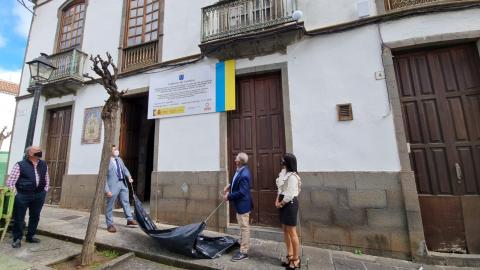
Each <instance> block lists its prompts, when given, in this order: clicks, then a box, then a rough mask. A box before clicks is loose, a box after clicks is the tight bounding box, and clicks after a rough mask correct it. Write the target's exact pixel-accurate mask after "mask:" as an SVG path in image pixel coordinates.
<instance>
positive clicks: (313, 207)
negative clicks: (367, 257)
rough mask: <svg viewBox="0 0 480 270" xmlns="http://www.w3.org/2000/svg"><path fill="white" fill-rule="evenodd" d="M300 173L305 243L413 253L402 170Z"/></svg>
mask: <svg viewBox="0 0 480 270" xmlns="http://www.w3.org/2000/svg"><path fill="white" fill-rule="evenodd" d="M300 176H301V177H302V183H303V186H302V192H301V194H300V197H299V200H300V218H301V233H302V235H303V241H304V243H310V244H313V245H319V246H323V247H327V248H333V249H342V250H348V251H355V250H360V251H362V252H363V253H369V254H373V255H382V256H389V257H396V258H409V257H410V252H411V249H410V242H409V234H408V225H407V214H406V211H405V206H404V205H405V204H404V199H403V193H402V185H401V182H400V174H399V173H390V172H301V173H300ZM417 201H418V198H417Z"/></svg>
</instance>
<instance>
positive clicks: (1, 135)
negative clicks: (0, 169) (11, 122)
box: [0, 127, 12, 149]
mask: <svg viewBox="0 0 480 270" xmlns="http://www.w3.org/2000/svg"><path fill="white" fill-rule="evenodd" d="M6 130H7V127H3V129H2V132H0V149H1V148H2V144H3V141H4V140H5V139H7V138H8V137H10V136H11V135H12V132H11V131H9V132H6Z"/></svg>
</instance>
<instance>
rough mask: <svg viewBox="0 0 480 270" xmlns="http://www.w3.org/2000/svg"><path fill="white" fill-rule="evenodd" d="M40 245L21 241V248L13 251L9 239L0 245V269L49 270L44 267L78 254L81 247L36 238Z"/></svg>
mask: <svg viewBox="0 0 480 270" xmlns="http://www.w3.org/2000/svg"><path fill="white" fill-rule="evenodd" d="M38 238H39V239H40V240H41V241H42V242H41V243H40V244H30V243H26V242H25V241H22V247H21V248H18V249H13V248H12V247H11V242H12V239H11V238H6V239H5V240H4V241H3V242H2V243H0V269H1V270H4V269H8V270H26V269H36V270H41V269H50V268H48V267H45V265H49V264H52V263H55V262H58V261H62V260H65V259H68V258H71V257H73V256H76V255H78V254H80V252H81V251H82V246H81V245H78V244H74V243H70V242H65V241H60V240H57V239H54V238H50V237H45V236H41V235H40V236H38Z"/></svg>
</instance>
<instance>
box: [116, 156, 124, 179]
mask: <svg viewBox="0 0 480 270" xmlns="http://www.w3.org/2000/svg"><path fill="white" fill-rule="evenodd" d="M115 163H116V164H117V176H118V179H119V180H123V174H122V170H121V169H120V164H119V163H118V158H116V159H115Z"/></svg>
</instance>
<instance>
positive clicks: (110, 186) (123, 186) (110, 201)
mask: <svg viewBox="0 0 480 270" xmlns="http://www.w3.org/2000/svg"><path fill="white" fill-rule="evenodd" d="M127 180H128V181H129V182H130V183H133V179H132V176H131V175H130V172H129V171H128V169H127V167H126V166H125V164H124V163H123V160H122V159H121V158H120V152H119V151H118V150H117V148H116V147H115V145H113V146H112V157H111V159H110V164H109V166H108V172H107V182H106V183H105V196H107V209H106V211H105V219H106V221H107V231H109V232H111V233H115V232H117V228H115V225H113V207H114V205H115V203H116V202H117V198H120V203H121V204H122V207H123V212H124V214H125V217H126V218H127V227H136V226H137V225H138V224H137V222H136V221H135V220H134V219H133V216H132V211H131V210H130V202H129V198H128V187H127V182H126V181H127Z"/></svg>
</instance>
